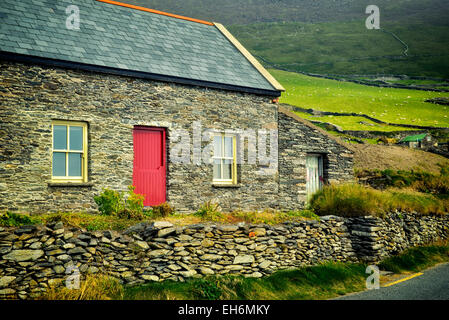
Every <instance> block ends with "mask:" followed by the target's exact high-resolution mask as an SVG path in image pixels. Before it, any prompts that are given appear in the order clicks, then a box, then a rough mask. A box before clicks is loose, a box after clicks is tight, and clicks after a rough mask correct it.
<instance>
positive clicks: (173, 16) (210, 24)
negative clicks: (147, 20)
mask: <svg viewBox="0 0 449 320" xmlns="http://www.w3.org/2000/svg"><path fill="white" fill-rule="evenodd" d="M97 1H99V2H104V3H109V4H114V5H117V6H122V7H126V8H131V9H135V10H140V11H145V12H151V13H156V14H160V15H163V16H167V17H172V18H176V19H182V20H187V21H191V22H196V23H202V24H206V25H209V26H213V25H214V24H213V23H212V22H209V21H204V20H199V19H194V18H189V17H184V16H180V15H177V14H172V13H167V12H163V11H159V10H154V9H148V8H144V7H139V6H135V5H132V4H128V3H123V2H118V1H112V0H97Z"/></svg>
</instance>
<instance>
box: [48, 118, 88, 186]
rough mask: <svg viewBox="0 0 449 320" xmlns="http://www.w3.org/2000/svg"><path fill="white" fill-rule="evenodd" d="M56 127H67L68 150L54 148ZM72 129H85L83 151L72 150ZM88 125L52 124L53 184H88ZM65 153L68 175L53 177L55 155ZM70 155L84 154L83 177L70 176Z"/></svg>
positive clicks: (61, 122) (82, 161)
mask: <svg viewBox="0 0 449 320" xmlns="http://www.w3.org/2000/svg"><path fill="white" fill-rule="evenodd" d="M54 126H66V127H67V149H55V148H54ZM70 127H82V128H83V149H82V150H70ZM87 150H88V147H87V123H86V122H79V121H62V120H55V121H52V123H51V155H50V159H51V180H52V182H68V183H69V182H73V183H75V182H87ZM55 152H65V153H66V157H65V159H66V160H65V161H66V164H65V165H66V166H65V168H66V175H65V176H53V153H55ZM70 153H82V158H81V176H69V175H68V174H69V170H68V168H69V156H68V155H69V154H70Z"/></svg>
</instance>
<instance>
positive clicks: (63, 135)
mask: <svg viewBox="0 0 449 320" xmlns="http://www.w3.org/2000/svg"><path fill="white" fill-rule="evenodd" d="M53 149H57V150H66V149H67V126H53Z"/></svg>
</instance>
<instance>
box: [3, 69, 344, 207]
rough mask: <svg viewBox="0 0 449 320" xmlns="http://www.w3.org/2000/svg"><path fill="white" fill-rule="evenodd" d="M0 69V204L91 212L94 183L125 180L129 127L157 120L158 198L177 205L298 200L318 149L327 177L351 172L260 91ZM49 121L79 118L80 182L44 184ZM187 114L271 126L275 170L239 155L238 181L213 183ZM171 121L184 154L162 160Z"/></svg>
mask: <svg viewBox="0 0 449 320" xmlns="http://www.w3.org/2000/svg"><path fill="white" fill-rule="evenodd" d="M0 71H1V76H0V105H1V108H0V123H1V126H0V211H4V210H9V211H13V212H27V213H31V214H39V213H48V212H57V211H62V212H80V211H85V212H98V211H97V206H96V204H95V203H94V200H93V197H94V196H95V195H98V194H99V193H100V192H101V191H102V190H103V188H109V189H114V190H118V191H124V190H127V186H128V185H131V184H132V183H133V157H134V155H133V153H134V151H133V128H134V126H152V127H162V128H165V129H166V132H167V141H166V145H167V174H166V180H167V187H166V193H167V201H168V202H169V203H170V204H171V205H172V206H174V207H175V208H176V210H177V211H178V212H192V211H195V210H197V209H198V207H199V206H200V205H201V204H203V203H204V202H206V201H208V200H212V201H214V202H216V203H218V204H219V205H220V206H221V208H222V209H223V210H224V211H232V210H236V209H241V210H264V209H270V208H271V209H281V210H284V209H285V210H290V209H300V208H303V207H304V201H305V200H304V199H305V196H304V195H305V174H306V172H305V155H306V153H307V152H318V153H322V154H323V155H325V159H326V164H325V176H326V178H327V179H328V181H329V182H336V181H346V180H348V179H350V178H351V177H352V154H351V152H350V151H348V149H346V148H345V147H344V146H342V145H340V144H339V143H337V142H336V141H335V140H334V139H332V138H331V137H329V136H328V135H326V134H325V133H323V132H322V131H320V130H318V129H317V128H316V127H314V126H312V125H311V124H310V123H308V122H305V121H304V120H302V119H299V118H295V116H294V115H293V114H290V115H287V113H285V112H279V111H278V105H276V104H273V103H272V102H271V98H269V97H266V96H259V95H255V94H247V93H236V92H232V91H225V90H218V89H207V88H202V87H194V86H188V85H179V84H173V83H165V82H158V81H152V80H144V79H135V78H131V77H122V76H117V75H108V74H102V73H93V72H86V71H80V70H69V69H61V68H55V67H48V66H47V67H44V66H37V65H28V64H21V63H12V62H6V61H0ZM54 120H65V121H82V122H85V123H86V124H87V132H88V155H87V168H88V181H87V183H78V184H71V185H68V184H63V185H58V184H54V183H52V181H51V159H52V129H51V128H52V127H51V125H52V121H54ZM194 122H197V123H200V124H201V127H202V128H203V130H206V129H215V130H219V131H221V132H224V131H225V130H253V131H254V132H259V130H267V131H269V130H276V129H278V130H279V132H278V137H279V140H278V146H279V151H278V157H279V167H278V170H277V171H276V170H274V171H272V172H271V173H269V174H259V172H262V171H264V170H266V165H261V164H260V162H259V161H257V162H255V163H252V162H250V161H248V159H247V157H246V155H245V158H244V162H243V163H242V164H239V165H238V167H237V180H238V181H237V182H238V183H237V184H236V185H235V186H233V187H232V188H224V187H217V186H214V185H213V184H212V177H213V172H212V166H211V165H210V164H204V163H203V164H200V165H198V164H195V163H194V161H193V154H194V153H195V152H196V151H197V150H198V148H199V147H198V146H195V145H194V144H193V143H192V137H193V131H194V130H193V124H194ZM179 129H183V130H186V131H187V132H188V133H189V134H190V142H191V145H192V146H191V148H190V156H191V160H192V161H190V162H189V163H175V162H174V161H171V159H170V151H171V150H172V149H173V148H174V146H175V145H176V144H177V143H178V142H179V140H178V138H174V137H173V135H174V131H175V130H179ZM269 139H270V136H268V138H267V145H269V144H270V142H269ZM207 143H208V142H205V141H203V142H202V144H201V146H200V147H203V148H204V147H205V146H207ZM245 148H246V151H245V152H246V154H247V152H248V149H247V147H245ZM256 151H258V150H256Z"/></svg>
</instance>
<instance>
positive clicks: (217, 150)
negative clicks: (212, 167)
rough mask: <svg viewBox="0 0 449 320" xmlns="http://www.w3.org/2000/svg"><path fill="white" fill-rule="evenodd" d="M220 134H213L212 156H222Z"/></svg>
mask: <svg viewBox="0 0 449 320" xmlns="http://www.w3.org/2000/svg"><path fill="white" fill-rule="evenodd" d="M221 140H222V139H221V136H215V137H214V157H222V152H221V148H222V146H221Z"/></svg>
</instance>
